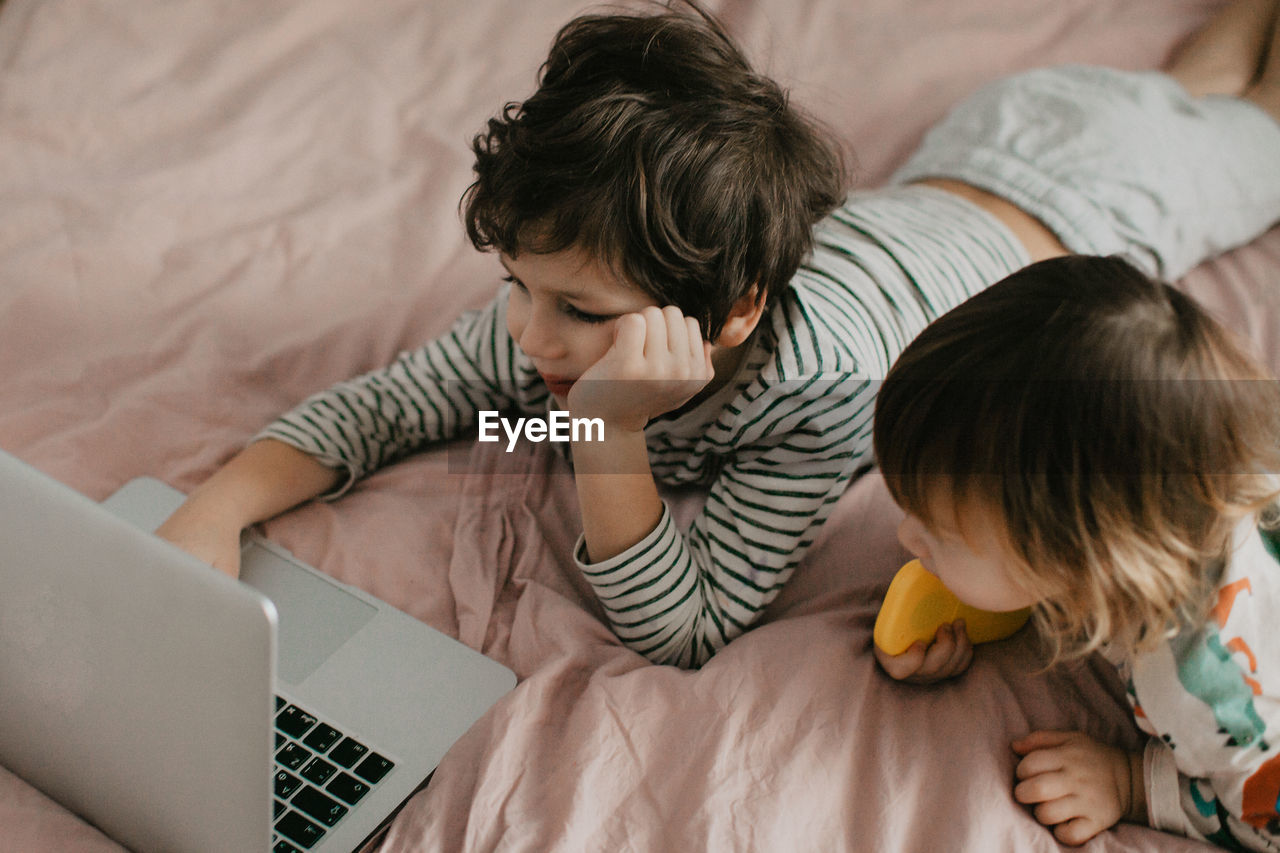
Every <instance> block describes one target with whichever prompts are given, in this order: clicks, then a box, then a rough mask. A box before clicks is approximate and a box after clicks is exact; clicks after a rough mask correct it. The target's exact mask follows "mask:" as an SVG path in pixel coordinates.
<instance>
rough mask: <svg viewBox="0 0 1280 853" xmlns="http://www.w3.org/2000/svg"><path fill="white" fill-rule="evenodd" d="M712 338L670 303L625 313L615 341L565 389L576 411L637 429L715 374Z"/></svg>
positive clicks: (577, 414) (676, 405)
mask: <svg viewBox="0 0 1280 853" xmlns="http://www.w3.org/2000/svg"><path fill="white" fill-rule="evenodd" d="M714 375H715V374H714V370H713V369H712V366H711V344H709V343H708V342H706V341H705V340H703V339H702V333H701V330H700V329H699V328H698V322H697V321H696V320H694V319H693V318H692V317H686V316H684V314H682V313H681V312H680V309H678V308H675V307H673V306H667V307H666V308H658V307H656V306H650V307H648V308H645V309H644V310H643V311H641V312H639V313H637V314H625V315H623V316H622V317H619V318H618V320H617V322H616V324H615V325H614V338H613V345H612V346H611V347H610V348H609V350H608V351H607V352H606V353H605V354H604V355H603V356H602V357H601V358H600V360H599V361H597V362H596V363H595V364H593V365H591V367H589V368H588V369H587V370H586V372H584V373H583V374H582V376H580V377H579V378H578V381H577V382H575V383H574V385H573V388H572V389H570V391H569V398H568V400H567V403H568V406H569V411H570V412H571V413H572V414H573V415H574V416H575V417H587V418H601V419H602V420H604V421H605V423H607V424H609V425H611V426H613V427H616V428H620V429H624V430H628V431H632V432H639V431H641V430H643V429H644V427H645V424H647V423H648V422H649V420H650V419H651V418H654V417H657V416H658V415H661V414H663V413H664V412H669V411H671V410H672V409H676V408H679V407H680V406H682V405H684V404H685V403H686V402H687V401H688V400H689V399H691V398H692V397H693V396H694V395H696V394H697V393H698V392H699V391H701V390H702V389H703V388H705V387H706V386H707V383H708V382H710V381H711V379H712V377H713V376H714Z"/></svg>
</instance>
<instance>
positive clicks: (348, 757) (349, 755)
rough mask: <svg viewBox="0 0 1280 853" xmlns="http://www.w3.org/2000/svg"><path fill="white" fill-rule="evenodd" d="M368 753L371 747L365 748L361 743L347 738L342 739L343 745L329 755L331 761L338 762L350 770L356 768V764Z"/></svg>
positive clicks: (339, 745) (336, 747)
mask: <svg viewBox="0 0 1280 853" xmlns="http://www.w3.org/2000/svg"><path fill="white" fill-rule="evenodd" d="M368 751H369V747H367V746H365V745H364V744H362V743H361V742H360V741H358V740H356V739H354V738H350V737H346V738H343V739H342V743H340V744H338V745H337V746H335V747H334V748H333V752H331V753H329V760H330V761H336V762H337V763H338V764H341V765H342V766H343V767H346V768H347V769H348V770H349V769H351V768H352V767H354V766H355V763H356V762H357V761H359V760H360V759H361V758H362V757H363V756H364V754H365V753H366V752H368Z"/></svg>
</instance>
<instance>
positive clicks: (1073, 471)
mask: <svg viewBox="0 0 1280 853" xmlns="http://www.w3.org/2000/svg"><path fill="white" fill-rule="evenodd" d="M875 448H876V454H877V457H878V461H879V463H880V466H881V469H882V470H883V472H884V475H885V479H886V481H887V483H888V485H889V488H890V491H891V492H892V494H893V497H894V499H895V500H896V501H897V502H898V504H899V505H900V506H902V507H903V508H904V509H905V510H907V511H908V512H911V513H913V514H916V515H918V516H920V517H921V518H924V519H926V520H927V519H929V518H930V513H931V506H930V501H931V500H936V499H937V498H938V496H939V495H940V494H941V495H942V496H943V497H945V498H946V499H947V500H949V501H950V502H951V503H952V505H954V506H957V507H964V506H966V505H967V506H975V505H977V506H981V507H982V508H983V509H985V510H988V511H989V513H990V514H993V515H994V517H995V518H999V519H1002V520H1003V521H1004V523H1005V525H1006V530H1005V531H1004V533H1003V536H1002V539H1003V541H1005V542H1006V543H1007V545H1008V547H1009V550H1010V551H1011V555H1012V556H1013V558H1014V559H1012V560H1011V563H1012V564H1013V567H1012V571H1013V578H1014V580H1015V582H1017V583H1018V584H1020V585H1022V586H1024V587H1025V588H1026V590H1027V591H1028V592H1031V593H1032V594H1034V595H1035V596H1036V597H1037V598H1038V599H1039V603H1038V604H1037V605H1036V607H1035V613H1034V619H1035V621H1036V622H1037V623H1038V625H1039V626H1040V628H1041V633H1042V634H1043V636H1044V637H1045V638H1046V639H1047V640H1048V641H1049V643H1050V645H1051V650H1052V655H1053V659H1054V660H1057V659H1060V658H1063V657H1074V656H1078V655H1083V654H1086V653H1088V652H1090V651H1093V650H1095V649H1097V648H1099V647H1100V646H1102V645H1103V644H1115V645H1118V646H1119V647H1121V648H1122V649H1124V650H1126V651H1128V652H1130V653H1134V652H1140V651H1143V650H1146V649H1149V648H1150V647H1151V646H1153V645H1154V644H1156V643H1158V642H1159V641H1160V640H1161V639H1162V638H1164V637H1166V636H1168V635H1169V633H1170V632H1172V631H1176V630H1178V629H1179V628H1180V627H1182V626H1184V625H1188V624H1199V623H1200V622H1202V621H1203V620H1204V618H1205V616H1206V614H1207V609H1208V607H1209V606H1210V604H1211V602H1210V600H1209V599H1210V594H1211V593H1212V590H1213V588H1214V585H1215V582H1216V580H1217V578H1218V577H1219V575H1220V574H1221V571H1222V568H1223V566H1224V564H1225V561H1226V560H1227V558H1228V554H1229V552H1230V549H1231V546H1232V537H1233V532H1234V530H1235V529H1236V528H1237V527H1238V525H1239V524H1240V523H1241V522H1242V521H1244V520H1246V519H1252V520H1256V521H1261V522H1262V523H1264V524H1274V523H1275V521H1276V519H1275V517H1274V516H1275V514H1276V511H1275V506H1276V502H1277V499H1278V498H1280V480H1277V472H1280V387H1278V386H1277V383H1276V381H1275V380H1274V379H1273V378H1271V377H1270V376H1268V374H1267V372H1266V371H1265V369H1264V368H1262V367H1261V366H1260V365H1259V364H1258V362H1257V361H1255V360H1254V359H1253V358H1251V357H1250V356H1249V355H1247V354H1246V353H1245V351H1244V350H1243V349H1242V348H1241V347H1240V346H1239V345H1238V344H1237V343H1236V341H1235V340H1234V339H1233V338H1232V336H1231V335H1230V333H1228V332H1227V331H1226V330H1225V329H1223V328H1222V327H1221V326H1220V325H1219V324H1218V323H1216V322H1215V321H1214V320H1213V319H1212V318H1211V317H1210V316H1209V315H1208V314H1207V313H1205V311H1204V310H1203V309H1201V308H1200V307H1199V306H1198V305H1197V304H1196V303H1195V302H1194V301H1193V300H1192V299H1191V298H1190V297H1188V296H1187V295H1186V294H1183V293H1181V292H1179V291H1178V290H1176V289H1174V288H1173V287H1171V286H1169V285H1167V284H1163V283H1161V282H1158V281H1154V280H1152V279H1150V278H1149V277H1147V276H1146V275H1144V274H1143V273H1142V272H1140V271H1139V270H1138V269H1136V268H1135V267H1133V266H1132V265H1131V264H1129V263H1127V262H1126V261H1124V260H1122V259H1120V258H1116V257H1111V258H1099V257H1087V256H1068V257H1062V258H1054V259H1051V260H1048V261H1042V262H1040V263H1037V264H1033V265H1031V266H1029V267H1027V268H1025V269H1024V270H1021V271H1019V272H1017V273H1015V274H1013V275H1011V276H1009V277H1008V278H1006V279H1004V280H1003V281H1001V282H999V283H998V284H996V285H994V286H993V287H991V288H989V289H988V290H986V291H984V292H983V293H981V294H979V295H977V296H975V297H974V298H972V299H970V300H968V301H967V302H965V303H964V304H962V305H960V306H959V307H957V308H956V309H954V310H952V311H950V312H949V313H947V314H946V315H944V316H942V317H940V318H939V319H938V320H937V321H935V322H934V323H933V324H931V325H930V326H929V327H928V328H927V329H926V330H925V331H924V332H923V333H922V334H921V335H920V336H919V337H918V338H917V339H916V340H915V341H914V342H912V344H911V345H910V346H908V347H907V348H906V350H905V351H904V352H903V354H902V356H901V357H900V358H899V359H898V361H897V362H896V363H895V365H894V366H893V368H892V370H890V372H889V374H888V376H887V377H886V379H885V381H884V384H883V387H882V388H881V390H880V393H879V396H878V399H877V405H876V419H875ZM940 489H942V490H944V491H942V492H940V491H939V490H940ZM975 502H976V504H975Z"/></svg>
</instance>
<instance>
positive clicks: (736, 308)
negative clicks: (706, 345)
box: [712, 284, 765, 347]
mask: <svg viewBox="0 0 1280 853" xmlns="http://www.w3.org/2000/svg"><path fill="white" fill-rule="evenodd" d="M764 303H765V294H764V292H763V291H762V290H760V286H759V285H755V284H753V285H751V289H750V290H748V291H747V292H746V293H744V294H743V295H742V296H740V297H739V298H738V301H737V302H735V303H733V307H732V308H730V309H729V318H728V319H727V320H725V321H724V325H723V326H721V327H720V334H719V335H718V336H717V337H716V339H715V340H714V341H712V343H713V344H715V345H716V346H718V347H736V346H738V345H739V344H741V343H743V342H745V341H746V339H747V338H749V337H751V333H752V332H754V331H755V330H756V326H757V325H758V324H759V322H760V318H761V317H763V316H764Z"/></svg>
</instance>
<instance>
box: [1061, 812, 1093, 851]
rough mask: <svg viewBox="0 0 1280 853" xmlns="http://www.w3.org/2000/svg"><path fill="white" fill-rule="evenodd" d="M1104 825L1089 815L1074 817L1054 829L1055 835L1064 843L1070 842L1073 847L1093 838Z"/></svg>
mask: <svg viewBox="0 0 1280 853" xmlns="http://www.w3.org/2000/svg"><path fill="white" fill-rule="evenodd" d="M1103 828H1104V827H1102V826H1100V825H1099V824H1098V822H1097V821H1096V820H1092V819H1091V818H1087V817H1077V818H1072V819H1071V820H1069V821H1067V822H1066V823H1060V824H1058V825H1057V826H1056V827H1055V828H1054V830H1053V834H1054V836H1055V837H1056V838H1057V839H1058V840H1059V841H1061V842H1062V843H1063V844H1070V845H1071V846H1072V847H1079V846H1080V845H1081V844H1084V843H1085V842H1086V841H1088V840H1089V839H1090V838H1093V837H1094V836H1095V835H1097V834H1098V833H1099V832H1101V831H1102V830H1103Z"/></svg>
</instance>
